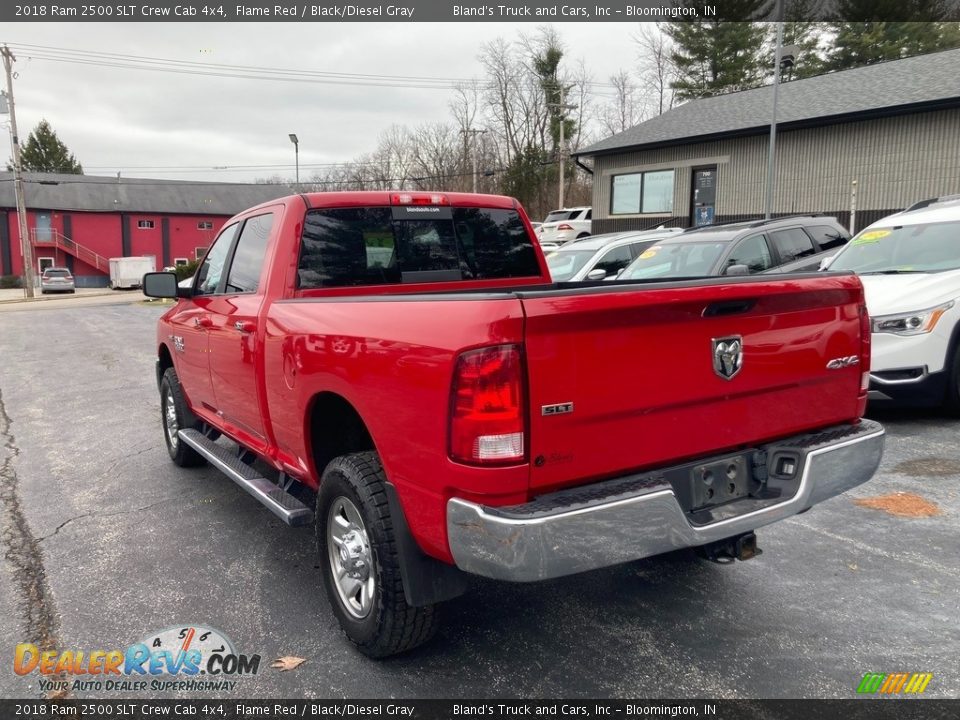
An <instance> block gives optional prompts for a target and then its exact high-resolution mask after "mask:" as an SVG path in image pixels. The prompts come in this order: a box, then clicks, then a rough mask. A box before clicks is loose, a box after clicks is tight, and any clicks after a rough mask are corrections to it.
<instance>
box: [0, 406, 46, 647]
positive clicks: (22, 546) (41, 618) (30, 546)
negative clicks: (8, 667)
mask: <svg viewBox="0 0 960 720" xmlns="http://www.w3.org/2000/svg"><path fill="white" fill-rule="evenodd" d="M12 425H13V421H12V420H11V419H10V416H9V415H8V414H7V410H6V407H5V405H4V402H3V393H2V391H0V442H2V447H3V451H2V452H3V462H2V464H0V516H2V530H3V532H2V538H0V542H2V544H3V550H4V558H5V559H6V561H7V562H8V563H9V564H10V567H11V569H12V571H13V578H14V585H15V587H16V592H17V593H18V594H19V596H20V600H21V602H20V606H21V608H22V612H23V620H24V622H25V624H26V631H25V633H24V635H25V637H24V641H25V642H31V643H33V644H35V645H37V647H38V648H39V649H40V650H41V651H45V650H55V649H56V648H57V646H58V644H59V637H58V624H57V612H56V609H55V604H54V600H53V595H52V593H51V591H50V587H49V585H48V584H47V580H46V571H45V569H44V565H43V553H42V552H41V550H40V546H39V544H38V542H37V539H36V538H35V537H34V536H33V533H32V532H31V531H30V526H29V524H28V523H27V518H26V515H25V514H24V510H23V505H22V503H21V498H20V493H19V485H18V478H17V474H16V469H15V467H14V464H15V460H16V459H17V457H18V456H19V455H20V449H19V447H17V442H16V438H15V437H14V435H13V430H12Z"/></svg>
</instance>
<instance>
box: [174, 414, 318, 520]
mask: <svg viewBox="0 0 960 720" xmlns="http://www.w3.org/2000/svg"><path fill="white" fill-rule="evenodd" d="M177 434H178V435H179V437H180V440H182V441H183V442H185V443H186V444H187V445H189V446H190V447H192V448H193V449H194V450H196V451H197V452H198V453H200V454H201V455H202V456H203V457H205V458H206V459H207V461H208V462H209V463H210V464H211V465H213V466H214V467H215V468H217V470H219V471H220V472H222V473H223V474H224V475H226V476H227V477H228V478H230V479H231V480H233V481H234V482H235V483H236V484H237V485H239V486H240V487H242V488H243V489H244V490H246V491H247V492H248V493H250V494H251V495H253V497H254V498H256V499H257V500H258V501H260V502H261V503H262V504H263V505H265V506H266V507H267V509H268V510H269V511H270V512H272V513H273V514H274V515H276V516H277V517H278V518H280V519H281V520H283V521H284V522H285V523H287V525H294V526H296V525H308V524H310V523H312V522H313V511H312V510H311V509H310V508H308V507H307V506H306V505H304V504H303V503H302V502H300V501H299V500H297V498H295V497H294V496H293V495H291V494H290V493H288V492H286V491H284V490H283V489H282V488H280V487H278V486H277V484H276V483H273V482H271V481H270V480H268V479H267V478H265V477H262V476H261V475H260V474H259V473H258V472H257V471H256V470H254V469H253V467H251V466H250V465H247V463H245V462H243V461H242V460H240V459H239V458H238V457H237V456H236V455H235V454H234V453H233V452H231V451H230V450H229V449H228V448H225V447H222V446H221V445H217V444H216V443H215V442H214V441H213V440H211V439H210V438H208V437H206V436H205V435H204V434H203V433H201V432H200V431H199V430H193V429H186V430H181V431H180V432H179V433H177Z"/></svg>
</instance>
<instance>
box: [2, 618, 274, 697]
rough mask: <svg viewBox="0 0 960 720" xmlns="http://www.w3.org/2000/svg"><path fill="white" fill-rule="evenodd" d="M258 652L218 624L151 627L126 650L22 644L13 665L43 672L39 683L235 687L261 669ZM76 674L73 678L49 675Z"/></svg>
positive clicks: (106, 687)
mask: <svg viewBox="0 0 960 720" xmlns="http://www.w3.org/2000/svg"><path fill="white" fill-rule="evenodd" d="M259 669H260V656H259V655H244V654H241V653H238V652H237V651H236V650H235V649H234V646H233V643H232V642H231V641H230V639H229V638H228V637H227V636H226V635H224V634H223V633H221V632H220V631H219V630H214V629H213V628H209V627H204V626H202V625H184V626H178V627H170V628H166V629H165V630H161V631H159V632H155V633H150V634H149V635H147V636H146V637H145V638H143V639H142V640H141V641H139V642H136V643H134V644H133V645H130V646H129V647H127V648H126V649H125V650H120V649H114V650H90V651H85V650H64V651H62V652H60V651H57V650H47V651H43V652H41V651H40V649H39V648H38V647H37V646H36V645H33V644H31V643H20V644H19V645H17V647H16V650H15V652H14V657H13V671H14V672H15V673H16V674H17V675H28V674H30V673H33V672H36V673H39V674H40V675H41V679H40V689H41V690H42V691H44V692H49V691H57V690H79V691H121V692H131V691H138V690H153V691H156V690H160V691H164V690H187V691H197V690H220V691H224V690H227V691H229V690H233V689H234V687H235V686H236V684H237V680H236V679H234V678H238V677H243V676H245V675H256V674H257V672H258V671H259ZM62 675H72V676H75V677H74V678H73V679H70V680H62V679H59V678H58V679H56V680H54V679H50V676H62Z"/></svg>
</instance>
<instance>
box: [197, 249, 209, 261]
mask: <svg viewBox="0 0 960 720" xmlns="http://www.w3.org/2000/svg"><path fill="white" fill-rule="evenodd" d="M206 251H207V249H206V248H205V247H198V248H197V260H199V259H200V258H202V257H203V254H204V253H205V252H206Z"/></svg>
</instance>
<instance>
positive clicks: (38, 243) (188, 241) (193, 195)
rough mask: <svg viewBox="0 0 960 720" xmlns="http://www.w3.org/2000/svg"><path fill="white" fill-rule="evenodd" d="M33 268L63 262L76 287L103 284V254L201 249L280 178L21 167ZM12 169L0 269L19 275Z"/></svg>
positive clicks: (4, 182)
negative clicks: (170, 176)
mask: <svg viewBox="0 0 960 720" xmlns="http://www.w3.org/2000/svg"><path fill="white" fill-rule="evenodd" d="M24 181H25V182H24V196H25V200H26V208H27V228H28V232H29V237H30V241H31V242H32V244H33V258H34V263H35V270H36V271H37V272H40V271H42V270H43V269H44V268H45V267H48V266H58V267H67V268H70V270H71V271H72V272H73V274H74V277H75V278H76V282H77V287H106V286H107V285H108V283H109V279H110V278H109V274H110V266H109V259H110V258H114V257H130V256H138V255H147V256H153V257H154V258H156V266H157V269H160V268H163V267H167V266H170V265H176V264H180V263H185V262H187V261H188V260H192V259H193V258H196V257H197V256H198V255H199V254H202V253H203V251H204V250H206V248H207V247H208V246H209V245H210V242H211V241H212V240H213V238H214V237H215V236H216V233H217V231H218V230H219V229H220V226H221V225H222V224H223V223H224V221H225V220H227V219H228V218H230V217H231V216H233V215H235V214H236V213H238V212H240V211H241V210H244V209H245V208H248V207H250V206H252V205H256V204H258V203H261V202H265V201H267V200H272V199H274V198H277V197H282V196H283V195H287V194H289V193H290V190H289V189H288V188H287V187H286V186H285V185H249V184H241V183H211V182H190V181H182V180H151V179H145V178H116V177H96V176H91V175H60V174H47V173H26V174H25V175H24ZM22 274H23V256H22V253H21V244H20V231H19V223H18V220H17V210H16V201H15V196H14V183H13V173H10V172H2V173H0V276H4V275H16V276H19V275H22Z"/></svg>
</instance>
